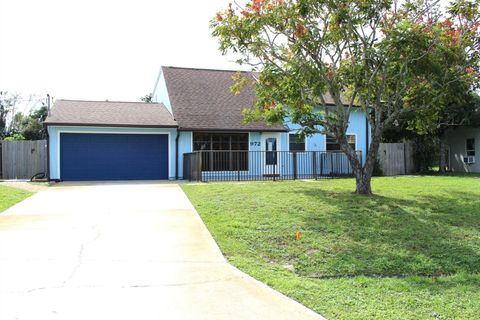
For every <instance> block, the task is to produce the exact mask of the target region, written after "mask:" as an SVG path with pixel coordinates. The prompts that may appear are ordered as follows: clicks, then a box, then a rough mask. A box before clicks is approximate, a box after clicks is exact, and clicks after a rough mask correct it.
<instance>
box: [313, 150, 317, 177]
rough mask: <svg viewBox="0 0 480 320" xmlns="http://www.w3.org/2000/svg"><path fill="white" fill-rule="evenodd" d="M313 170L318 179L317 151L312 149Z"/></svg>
mask: <svg viewBox="0 0 480 320" xmlns="http://www.w3.org/2000/svg"><path fill="white" fill-rule="evenodd" d="M312 166H313V168H312V172H313V176H314V178H315V180H317V153H316V152H315V151H312Z"/></svg>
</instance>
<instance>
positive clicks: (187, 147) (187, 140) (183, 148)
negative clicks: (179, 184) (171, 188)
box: [178, 131, 192, 179]
mask: <svg viewBox="0 0 480 320" xmlns="http://www.w3.org/2000/svg"><path fill="white" fill-rule="evenodd" d="M179 134H180V137H179V138H178V177H179V178H180V179H182V178H183V154H185V153H189V152H192V132H190V131H179Z"/></svg>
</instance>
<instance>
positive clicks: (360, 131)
mask: <svg viewBox="0 0 480 320" xmlns="http://www.w3.org/2000/svg"><path fill="white" fill-rule="evenodd" d="M365 120H366V119H365V112H364V111H363V110H362V109H355V110H354V111H353V112H352V113H351V114H350V122H349V126H348V129H347V134H355V135H356V142H357V146H356V149H357V150H358V151H361V152H362V161H365V159H366V151H367V144H366V142H367V141H366V121H365ZM286 126H287V128H289V130H290V132H291V133H295V132H296V131H297V130H298V129H299V128H300V126H299V125H296V124H293V123H291V122H290V121H289V120H288V119H287V121H286ZM320 128H321V127H320ZM369 129H370V128H369ZM281 137H282V142H281V144H282V150H288V143H289V141H288V134H282V136H281ZM325 140H326V139H325V135H323V134H314V135H311V136H308V137H306V140H305V142H306V145H305V148H306V151H325V146H326V143H325V142H326V141H325ZM283 146H287V147H286V148H284V147H283Z"/></svg>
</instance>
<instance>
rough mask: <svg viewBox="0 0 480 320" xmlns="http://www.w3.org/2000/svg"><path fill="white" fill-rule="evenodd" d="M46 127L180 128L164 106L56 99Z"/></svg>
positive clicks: (46, 120)
mask: <svg viewBox="0 0 480 320" xmlns="http://www.w3.org/2000/svg"><path fill="white" fill-rule="evenodd" d="M45 124H47V125H53V124H56V125H79V126H87V125H88V126H90V125H98V126H111V127H114V126H116V127H177V123H176V121H175V120H174V119H173V116H172V115H171V114H170V112H169V111H168V110H167V109H166V108H165V106H164V105H163V104H162V103H144V102H118V101H80V100H57V101H55V104H54V105H53V107H52V109H51V110H50V114H49V115H48V117H47V118H46V119H45Z"/></svg>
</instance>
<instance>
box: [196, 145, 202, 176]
mask: <svg viewBox="0 0 480 320" xmlns="http://www.w3.org/2000/svg"><path fill="white" fill-rule="evenodd" d="M202 158H203V154H202V151H200V152H199V153H198V167H197V169H198V171H197V172H198V178H197V181H203V174H202Z"/></svg>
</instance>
